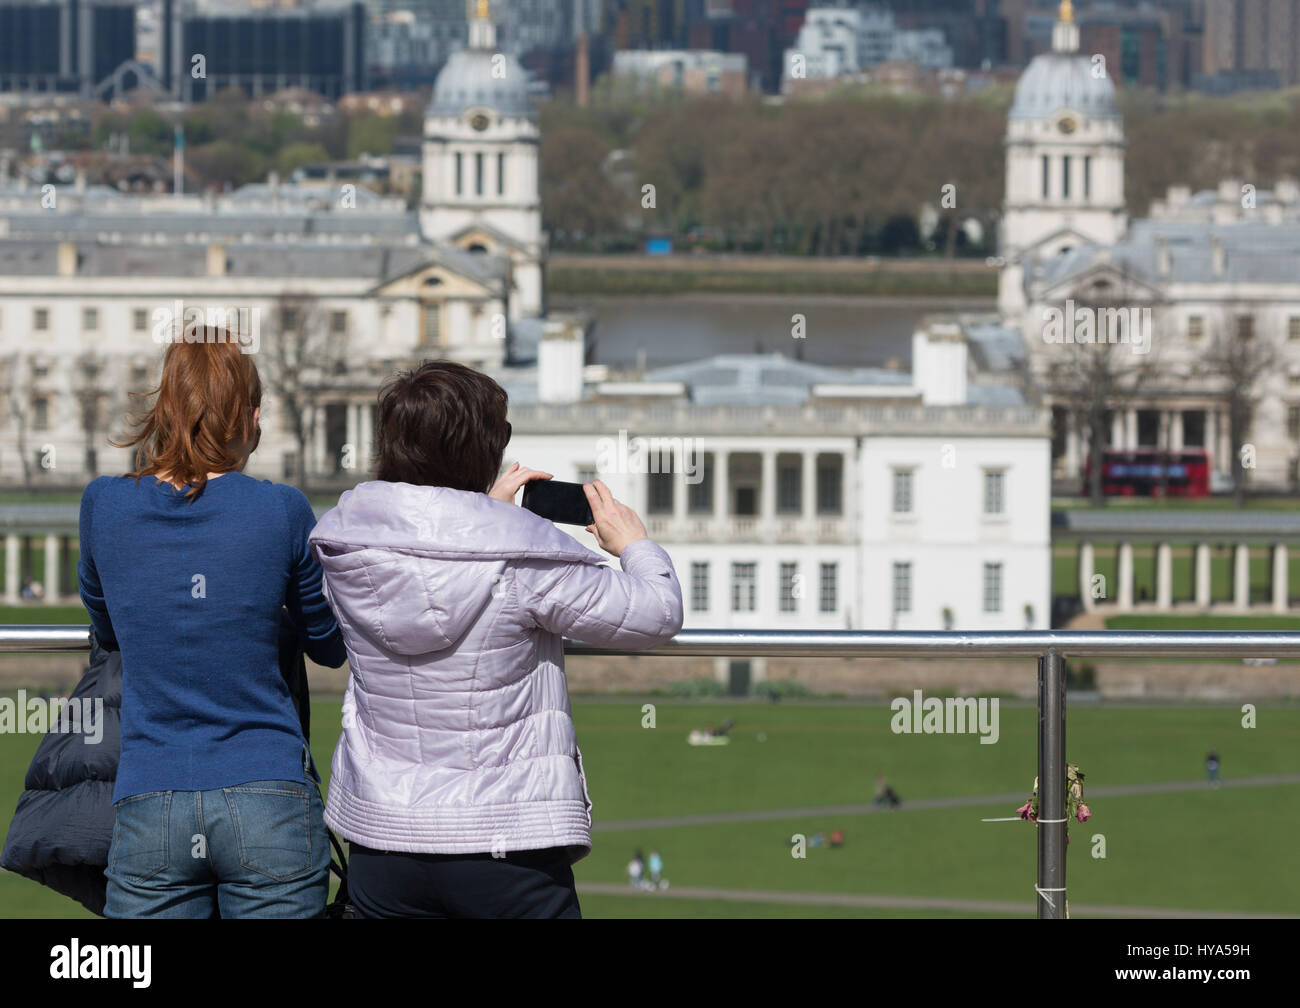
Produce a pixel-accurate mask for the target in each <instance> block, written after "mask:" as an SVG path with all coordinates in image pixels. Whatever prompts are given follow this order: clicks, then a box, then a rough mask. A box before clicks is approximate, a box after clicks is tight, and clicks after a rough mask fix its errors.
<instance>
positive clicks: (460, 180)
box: [456, 151, 465, 196]
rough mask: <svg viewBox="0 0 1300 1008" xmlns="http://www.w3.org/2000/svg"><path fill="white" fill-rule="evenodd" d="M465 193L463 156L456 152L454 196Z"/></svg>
mask: <svg viewBox="0 0 1300 1008" xmlns="http://www.w3.org/2000/svg"><path fill="white" fill-rule="evenodd" d="M464 191H465V155H464V154H462V153H461V152H460V151H457V152H456V195H457V196H460V195H461V194H463V193H464Z"/></svg>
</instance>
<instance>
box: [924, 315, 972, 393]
mask: <svg viewBox="0 0 1300 1008" xmlns="http://www.w3.org/2000/svg"><path fill="white" fill-rule="evenodd" d="M912 384H913V385H915V386H916V387H917V388H918V389H919V390H920V392H921V402H922V403H923V404H924V405H926V406H965V405H966V335H965V333H963V332H962V330H961V326H960V325H958V324H957V323H956V322H955V321H952V320H951V319H923V320H922V322H921V325H920V328H918V329H917V330H916V331H915V332H914V333H913V334H912Z"/></svg>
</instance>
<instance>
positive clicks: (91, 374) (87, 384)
mask: <svg viewBox="0 0 1300 1008" xmlns="http://www.w3.org/2000/svg"><path fill="white" fill-rule="evenodd" d="M107 365H108V358H107V357H106V356H104V354H101V353H96V352H95V351H93V350H88V351H86V352H85V353H83V354H82V355H81V356H80V357H79V358H78V359H77V366H76V372H75V382H76V384H75V385H74V386H73V391H74V393H75V394H76V397H77V403H78V405H79V406H80V407H81V430H82V433H83V434H84V435H85V437H86V455H85V464H84V468H85V470H86V472H87V474H88V475H89V476H90V477H92V478H93V477H94V476H97V475H98V474H99V462H98V459H99V456H98V454H97V451H96V450H97V448H98V445H99V432H100V428H101V427H103V425H104V424H103V420H104V408H103V402H104V400H105V399H108V398H109V397H110V395H111V393H110V392H109V390H108V388H107V387H106V385H105V381H104V375H105V371H106V370H107Z"/></svg>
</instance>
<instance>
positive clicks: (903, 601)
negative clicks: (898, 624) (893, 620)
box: [894, 563, 912, 613]
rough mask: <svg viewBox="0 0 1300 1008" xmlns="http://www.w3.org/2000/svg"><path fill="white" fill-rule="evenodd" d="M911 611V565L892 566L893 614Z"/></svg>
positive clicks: (899, 564) (898, 564) (897, 564)
mask: <svg viewBox="0 0 1300 1008" xmlns="http://www.w3.org/2000/svg"><path fill="white" fill-rule="evenodd" d="M911 611H912V565H911V564H910V563H896V564H894V612H896V613H901V612H911Z"/></svg>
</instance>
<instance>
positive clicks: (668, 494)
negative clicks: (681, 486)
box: [646, 472, 673, 515]
mask: <svg viewBox="0 0 1300 1008" xmlns="http://www.w3.org/2000/svg"><path fill="white" fill-rule="evenodd" d="M646 479H647V481H648V482H647V487H648V490H649V495H648V497H649V499H648V502H647V506H646V511H648V512H649V513H650V514H653V515H665V514H672V513H673V474H672V473H670V472H652V473H647V474H646Z"/></svg>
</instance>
